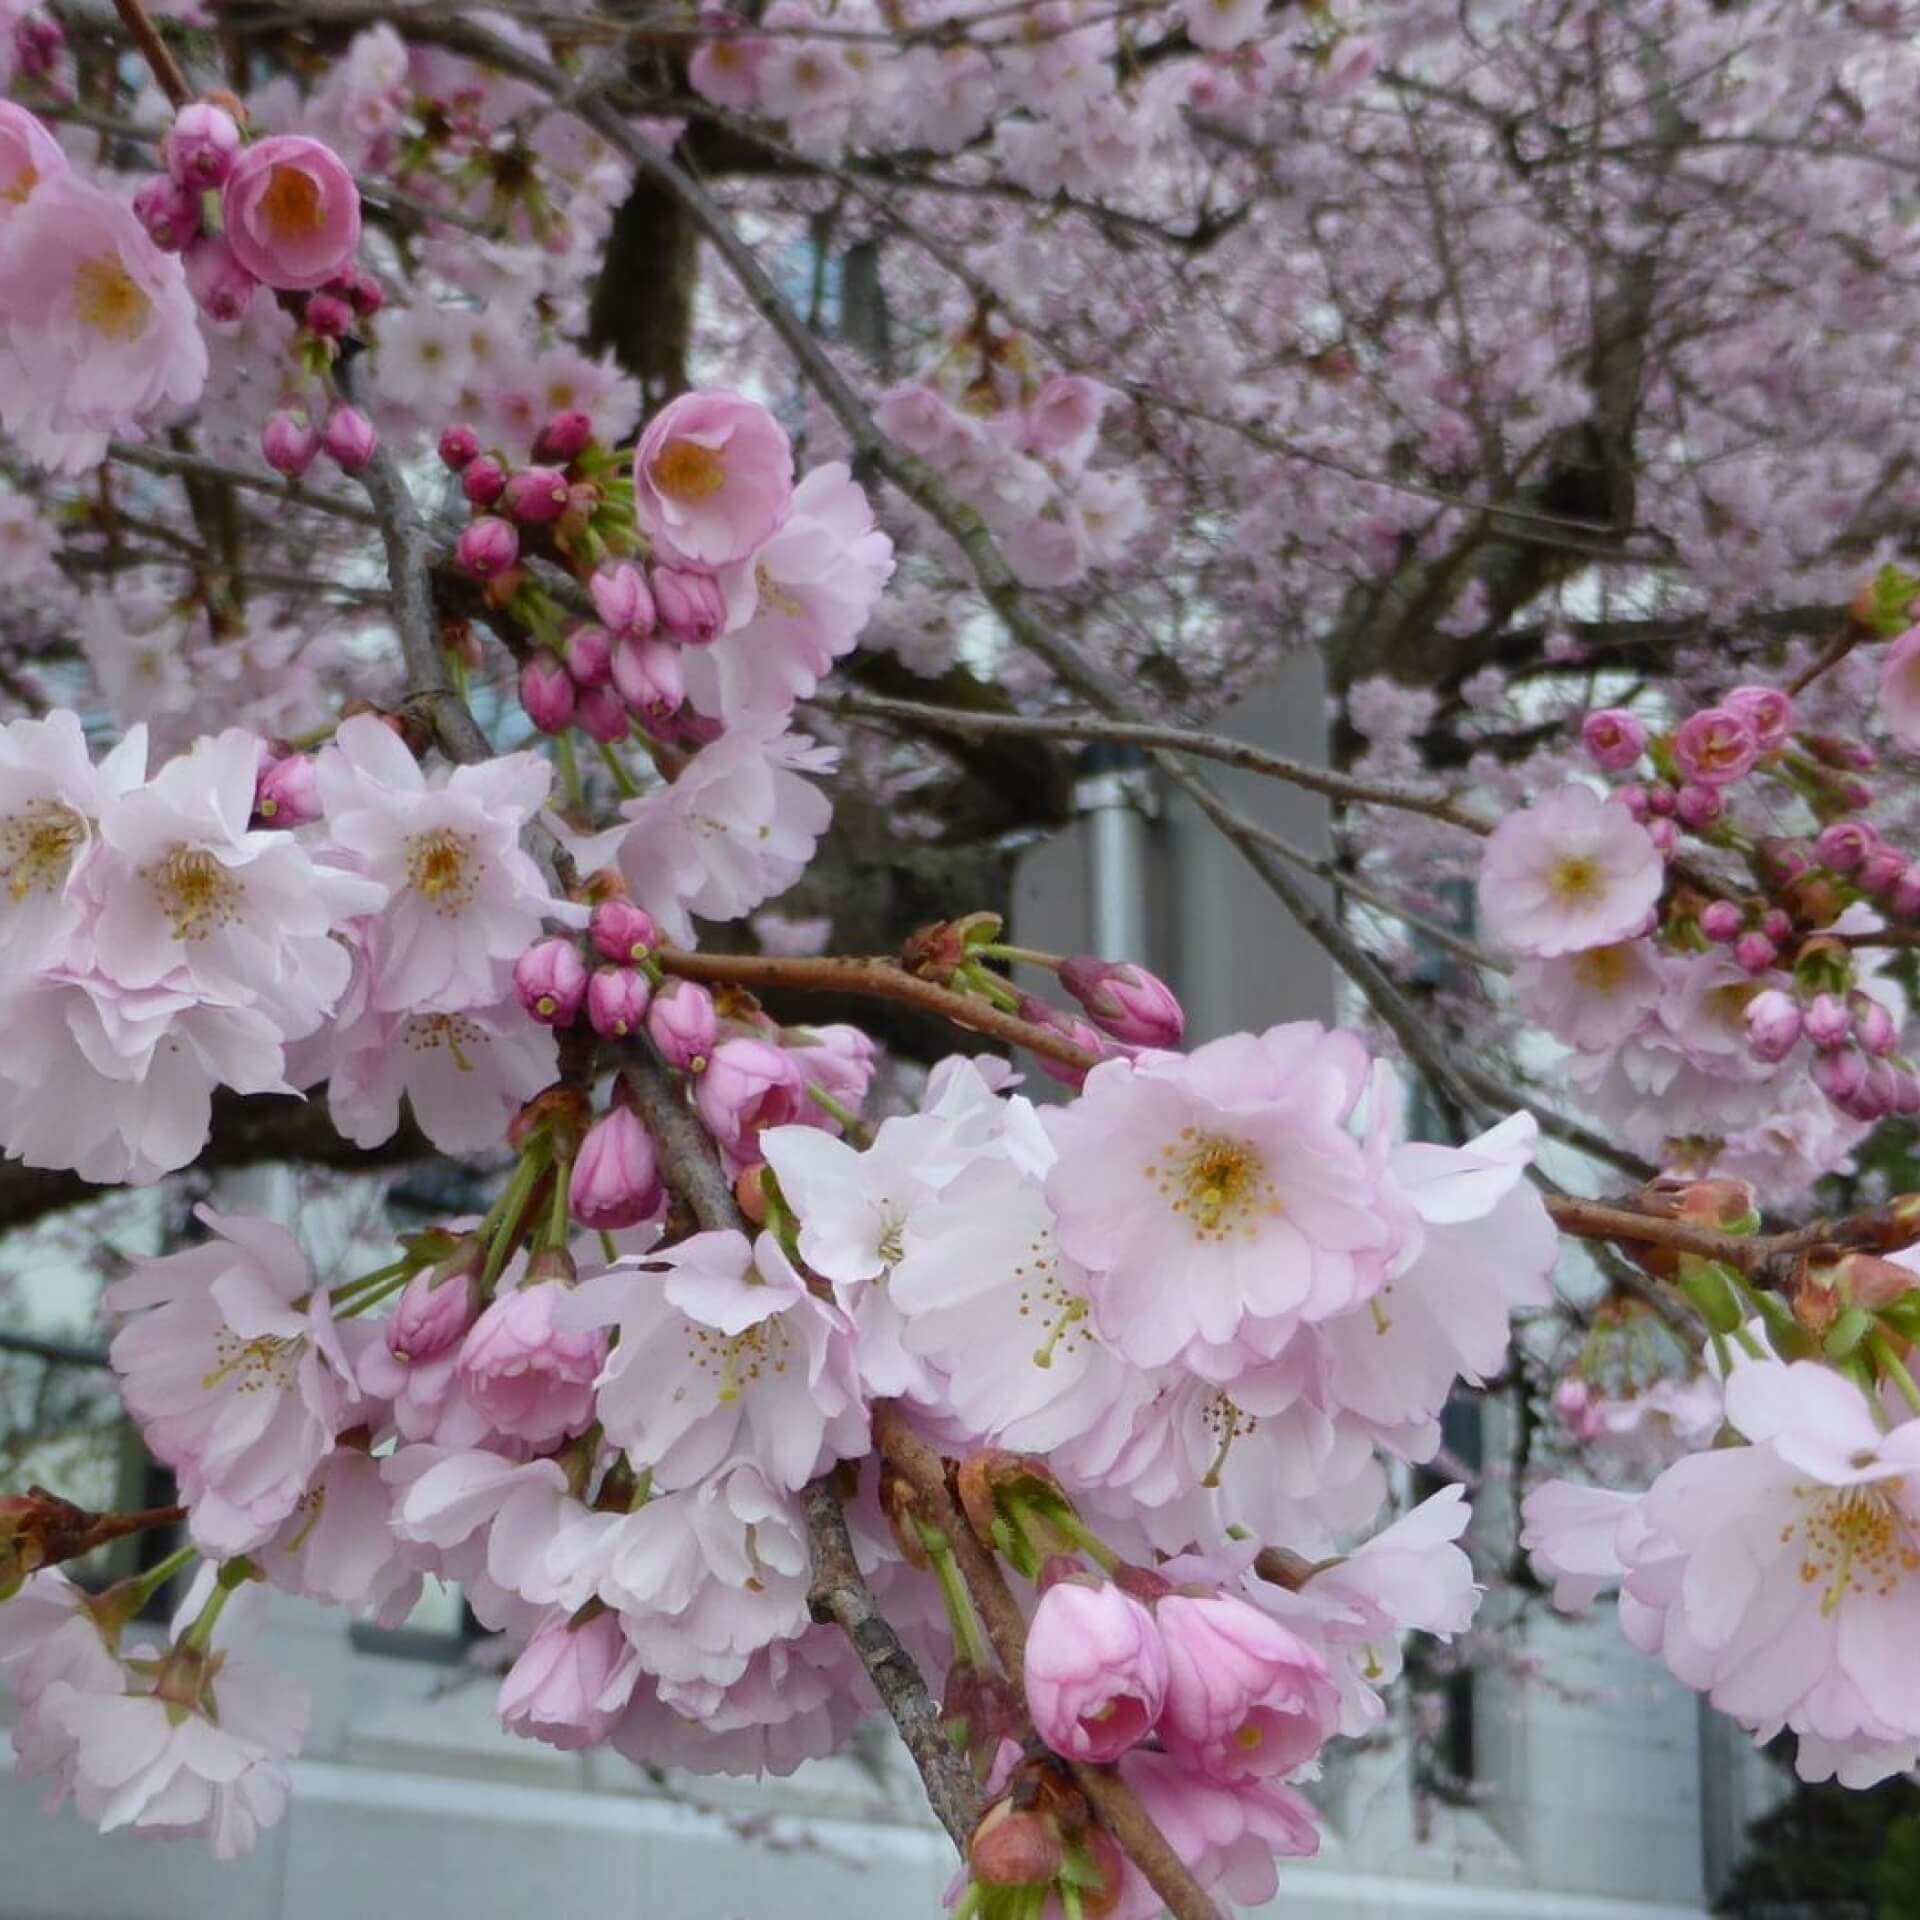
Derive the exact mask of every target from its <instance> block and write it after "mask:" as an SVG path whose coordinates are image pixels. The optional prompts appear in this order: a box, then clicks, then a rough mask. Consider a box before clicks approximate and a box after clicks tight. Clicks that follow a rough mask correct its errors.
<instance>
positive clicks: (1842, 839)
mask: <svg viewBox="0 0 1920 1920" xmlns="http://www.w3.org/2000/svg"><path fill="white" fill-rule="evenodd" d="M1879 844H1880V836H1879V834H1878V833H1877V832H1876V831H1875V830H1874V829H1873V828H1872V827H1870V826H1868V824H1867V823H1866V822H1865V821H1864V820H1836V821H1834V823H1833V824H1832V825H1831V826H1829V827H1823V828H1821V830H1820V837H1819V838H1818V839H1817V840H1815V841H1814V843H1813V857H1814V858H1815V859H1816V860H1818V861H1819V862H1820V864H1821V865H1822V866H1823V867H1826V868H1828V869H1830V870H1831V871H1832V872H1834V873H1851V872H1853V870H1854V869H1855V868H1856V867H1857V866H1859V865H1860V863H1861V862H1862V861H1863V860H1865V859H1866V857H1867V855H1868V854H1870V853H1871V852H1872V851H1873V850H1874V848H1875V847H1877V846H1878V845H1879Z"/></svg>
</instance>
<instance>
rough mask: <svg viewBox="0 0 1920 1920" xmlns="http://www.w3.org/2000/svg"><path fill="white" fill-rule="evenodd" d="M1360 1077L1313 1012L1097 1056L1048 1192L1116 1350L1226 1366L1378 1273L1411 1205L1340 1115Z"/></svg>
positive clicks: (1406, 1224) (1348, 1044) (1279, 1342)
mask: <svg viewBox="0 0 1920 1920" xmlns="http://www.w3.org/2000/svg"><path fill="white" fill-rule="evenodd" d="M1366 1077H1367V1061H1366V1055H1365V1051H1364V1049H1363V1048H1362V1047H1361V1046H1360V1045H1359V1043H1358V1042H1357V1041H1355V1040H1354V1039H1353V1038H1352V1036H1351V1035H1348V1034H1339V1033H1328V1032H1326V1031H1325V1029H1323V1028H1321V1027H1320V1026H1318V1025H1316V1024H1314V1023H1313V1022H1311V1021H1300V1022H1296V1023H1294V1024H1293V1025H1290V1026H1282V1027H1272V1028H1269V1029H1268V1031H1267V1032H1266V1033H1264V1034H1261V1035H1258V1036H1255V1035H1251V1034H1241V1035H1234V1036H1230V1037H1229V1038H1227V1039H1224V1040H1214V1041H1209V1042H1208V1043H1207V1044H1206V1045H1205V1046H1203V1047H1199V1048H1196V1049H1195V1051H1194V1052H1192V1053H1191V1054H1188V1055H1186V1056H1184V1057H1181V1056H1178V1055H1172V1054H1148V1055H1145V1056H1143V1057H1142V1058H1141V1059H1139V1060H1137V1061H1125V1060H1111V1061H1103V1062H1102V1063H1101V1064H1100V1065H1099V1066H1097V1067H1095V1068H1094V1070H1093V1071H1092V1072H1091V1073H1090V1074H1089V1075H1088V1076H1087V1083H1086V1091H1085V1093H1084V1094H1083V1095H1082V1097H1081V1098H1080V1099H1079V1100H1078V1101H1076V1102H1074V1104H1073V1105H1072V1106H1070V1107H1068V1108H1066V1109H1064V1110H1062V1111H1061V1112H1060V1113H1059V1114H1058V1115H1057V1116H1056V1117H1054V1118H1053V1119H1052V1123H1051V1126H1052V1132H1053V1136H1054V1139H1055V1142H1056V1144H1057V1145H1058V1148H1059V1156H1060V1157H1059V1159H1058V1161H1057V1163H1056V1164H1055V1166H1054V1168H1053V1171H1052V1172H1051V1173H1050V1174H1049V1175H1048V1177H1047V1200H1048V1203H1049V1204H1050V1205H1051V1206H1052V1208H1053V1211H1054V1216H1055V1220H1056V1223H1057V1225H1056V1231H1057V1234H1058V1237H1059V1242H1060V1246H1061V1248H1062V1250H1063V1251H1064V1252H1065V1253H1066V1254H1068V1255H1069V1256H1070V1257H1071V1258H1072V1259H1073V1260H1075V1261H1076V1262H1077V1263H1078V1264H1079V1265H1080V1266H1081V1267H1083V1268H1085V1269H1086V1270H1087V1273H1088V1275H1089V1281H1088V1293H1089V1295H1090V1297H1091V1299H1092V1302H1093V1309H1094V1315H1095V1319H1096V1322H1097V1324H1098V1326H1099V1327H1100V1330H1101V1331H1102V1333H1103V1334H1105V1335H1106V1337H1107V1338H1108V1339H1110V1340H1111V1341H1112V1342H1113V1343H1114V1344H1115V1345H1116V1346H1117V1347H1118V1348H1119V1349H1120V1351H1121V1352H1122V1353H1124V1354H1125V1355H1126V1356H1127V1357H1128V1358H1129V1359H1131V1360H1133V1361H1134V1362H1135V1363H1136V1364H1139V1365H1142V1366H1158V1365H1161V1364H1164V1363H1165V1362H1167V1361H1169V1360H1172V1359H1175V1358H1176V1357H1179V1358H1184V1359H1185V1361H1186V1362H1187V1364H1188V1365H1190V1366H1194V1367H1197V1368H1199V1369H1200V1370H1201V1371H1202V1372H1203V1373H1204V1374H1205V1375H1206V1376H1207V1377H1208V1378H1211V1379H1218V1380H1231V1379H1232V1378H1233V1377H1234V1376H1235V1375H1236V1374H1238V1373H1240V1372H1242V1371H1244V1370H1245V1369H1246V1368H1247V1367H1249V1366H1251V1365H1254V1364H1256V1363H1257V1362H1259V1361H1262V1360H1270V1359H1272V1358H1274V1357H1275V1356H1276V1355H1277V1354H1278V1353H1279V1352H1280V1350H1281V1349H1282V1347H1283V1346H1284V1345H1285V1343H1286V1341H1287V1339H1288V1338H1289V1337H1290V1335H1291V1334H1292V1333H1293V1331H1294V1329H1295V1328H1296V1327H1297V1326H1298V1325H1299V1324H1300V1322H1301V1321H1302V1320H1303V1319H1305V1320H1321V1319H1325V1318H1327V1317H1328V1316H1329V1315H1331V1314H1335V1313H1339V1312H1341V1311H1343V1310H1344V1309H1346V1308H1348V1307H1351V1306H1354V1305H1356V1304H1358V1303H1359V1302H1361V1301H1363V1300H1365V1299H1366V1298H1367V1297H1368V1296H1369V1295H1370V1294H1372V1293H1374V1292H1375V1291H1376V1290H1377V1289H1378V1287H1379V1286H1380V1284H1381V1282H1382V1280H1383V1279H1384V1278H1385V1277H1386V1273H1387V1269H1388V1266H1389V1263H1390V1262H1391V1260H1392V1258H1393V1256H1394V1255H1395V1254H1396V1253H1397V1251H1398V1250H1399V1249H1400V1247H1401V1246H1402V1245H1403V1244H1404V1243H1405V1242H1406V1239H1407V1236H1408V1235H1409V1233H1410V1232H1412V1231H1413V1221H1412V1217H1411V1214H1410V1213H1409V1211H1408V1209H1407V1208H1406V1207H1405V1205H1404V1203H1401V1202H1397V1201H1395V1200H1394V1199H1393V1198H1392V1196H1391V1195H1390V1194H1389V1193H1388V1192H1387V1191H1386V1190H1385V1189H1384V1188H1383V1184H1382V1180H1381V1177H1380V1175H1379V1173H1378V1172H1377V1171H1376V1170H1374V1169H1373V1168H1371V1167H1370V1166H1369V1163H1368V1160H1367V1157H1366V1155H1365V1154H1364V1153H1363V1152H1362V1150H1361V1148H1360V1146H1359V1144H1358V1143H1357V1142H1356V1141H1355V1140H1354V1139H1353V1138H1352V1137H1351V1136H1350V1135H1349V1134H1348V1132H1347V1131H1346V1123H1347V1120H1348V1118H1349V1116H1350V1115H1351V1114H1352V1112H1353V1110H1354V1108H1355V1106H1356V1105H1357V1103H1358V1101H1359V1098H1360V1095H1361V1093H1362V1092H1363V1091H1364V1089H1365V1086H1366ZM1174 1272H1177V1273H1179V1274H1181V1275H1182V1276H1183V1283H1182V1284H1181V1285H1180V1286H1177V1287H1173V1286H1168V1285H1167V1284H1166V1276H1167V1275H1168V1274H1169V1273H1174Z"/></svg>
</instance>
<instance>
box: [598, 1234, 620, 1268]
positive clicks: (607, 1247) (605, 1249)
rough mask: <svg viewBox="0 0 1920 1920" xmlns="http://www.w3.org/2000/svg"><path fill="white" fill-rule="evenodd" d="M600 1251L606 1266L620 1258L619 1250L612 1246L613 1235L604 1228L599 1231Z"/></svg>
mask: <svg viewBox="0 0 1920 1920" xmlns="http://www.w3.org/2000/svg"><path fill="white" fill-rule="evenodd" d="M600 1251H601V1252H602V1253H603V1254H604V1255H605V1256H606V1261H607V1265H608V1266H612V1265H613V1263H614V1262H615V1261H616V1260H618V1259H619V1258H620V1249H619V1248H618V1247H616V1246H615V1245H614V1244H613V1235H612V1234H610V1233H609V1232H608V1231H607V1230H606V1228H605V1227H602V1228H601V1229H600Z"/></svg>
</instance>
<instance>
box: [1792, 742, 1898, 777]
mask: <svg viewBox="0 0 1920 1920" xmlns="http://www.w3.org/2000/svg"><path fill="white" fill-rule="evenodd" d="M1800 744H1801V745H1802V746H1804V747H1805V748H1806V750H1807V751H1808V752H1809V753H1810V754H1812V755H1813V757H1814V758H1815V759H1816V760H1818V761H1819V762H1820V764H1821V765H1822V766H1824V767H1839V768H1842V769H1843V770H1844V771H1846V772H1848V773H1871V772H1872V771H1873V770H1874V768H1875V767H1877V766H1878V765H1879V764H1880V756H1879V755H1878V754H1877V753H1875V752H1874V750H1873V749H1872V748H1871V747H1870V746H1868V745H1867V743H1866V742H1865V741H1864V740H1846V739H1842V738H1841V736H1840V735H1838V734H1834V733H1808V734H1803V735H1802V736H1801V740H1800Z"/></svg>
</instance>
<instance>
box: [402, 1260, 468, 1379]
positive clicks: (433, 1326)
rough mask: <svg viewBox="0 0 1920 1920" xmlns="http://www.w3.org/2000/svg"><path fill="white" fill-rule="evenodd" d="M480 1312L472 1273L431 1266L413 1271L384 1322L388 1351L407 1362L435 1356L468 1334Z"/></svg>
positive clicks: (429, 1358)
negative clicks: (448, 1271)
mask: <svg viewBox="0 0 1920 1920" xmlns="http://www.w3.org/2000/svg"><path fill="white" fill-rule="evenodd" d="M479 1312H480V1298H479V1295H478V1293H477V1292H476V1290H475V1288H474V1285H473V1275H472V1273H471V1272H469V1271H467V1270H465V1269H458V1270H456V1271H454V1272H452V1273H444V1272H442V1271H441V1270H440V1269H439V1268H437V1267H434V1268H429V1269H428V1270H427V1271H426V1272H425V1273H416V1274H415V1275H414V1276H413V1278H412V1279H411V1280H409V1281H408V1282H407V1288H406V1291H405V1292H404V1293H403V1294H401V1296H400V1299H399V1303H398V1304H397V1305H396V1306H395V1308H394V1310H393V1318H392V1319H391V1320H389V1321H388V1322H387V1351H388V1352H389V1353H390V1354H392V1355H393V1357H394V1358H395V1359H396V1360H400V1361H405V1362H409V1363H415V1362H418V1361H421V1360H432V1359H436V1358H437V1357H438V1356H439V1355H441V1354H443V1353H445V1352H446V1351H447V1349H448V1348H449V1347H451V1346H453V1345H454V1344H455V1343H456V1342H458V1341H461V1340H464V1339H465V1338H466V1337H467V1332H468V1330H469V1329H470V1328H471V1327H472V1325H473V1323H474V1321H475V1319H476V1318H478V1316H479Z"/></svg>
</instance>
